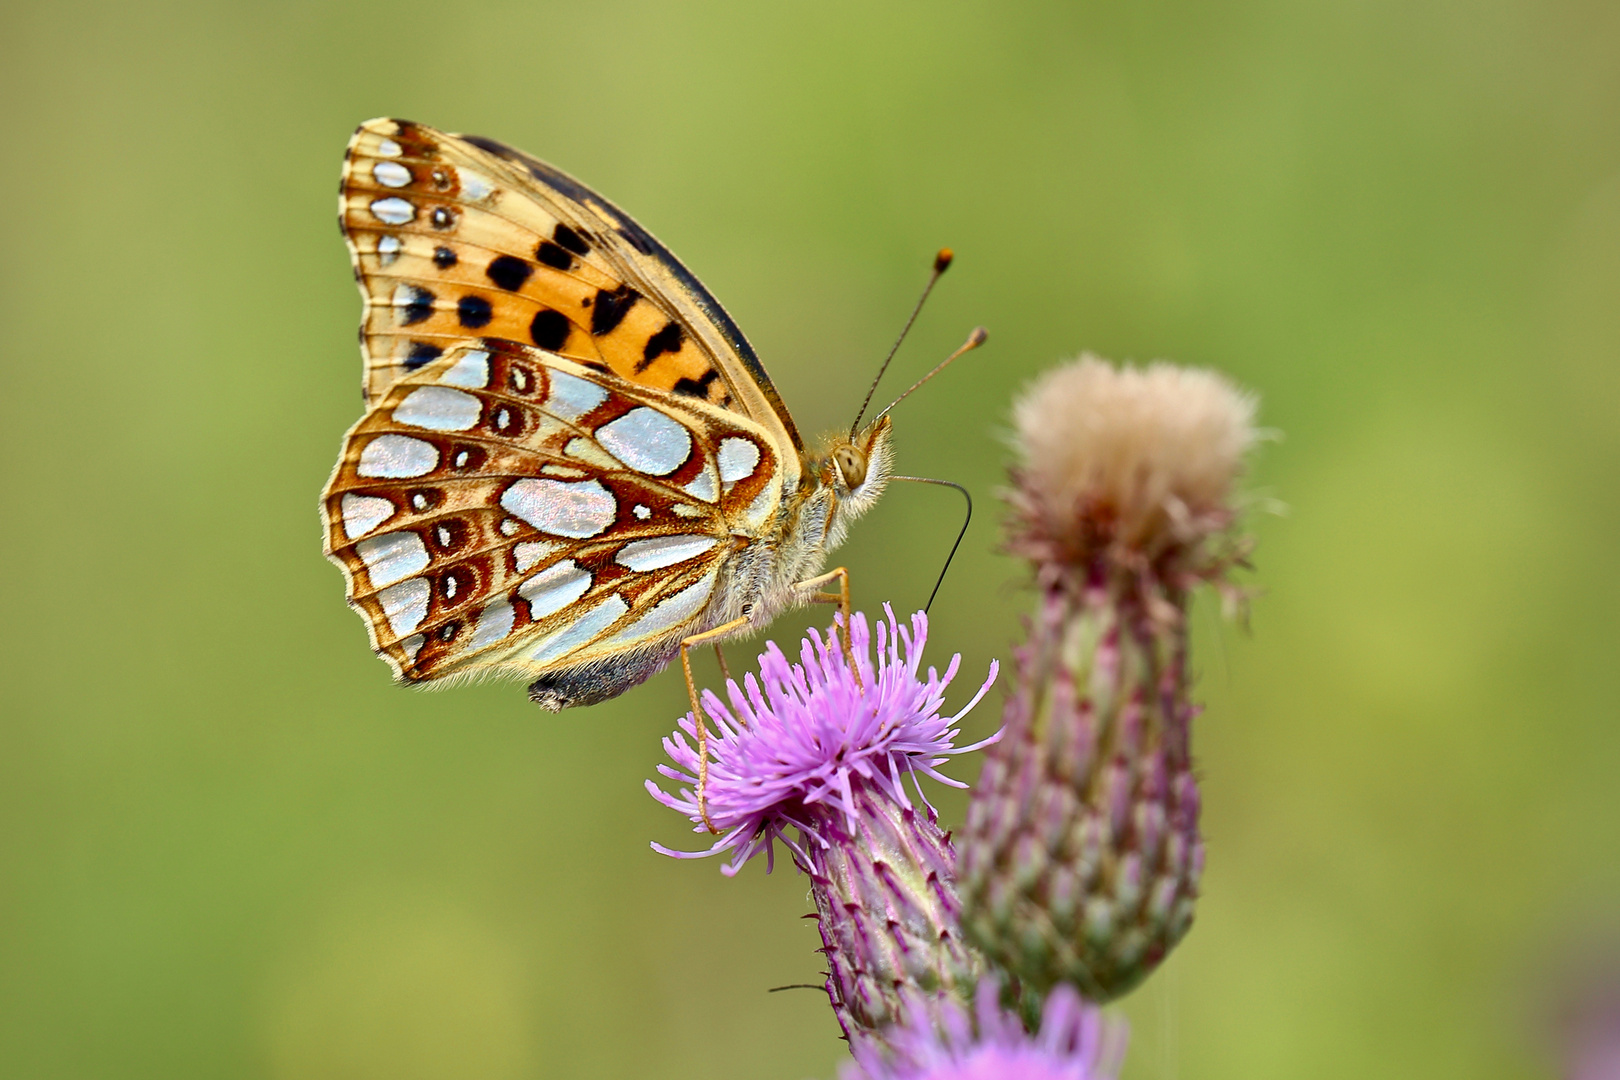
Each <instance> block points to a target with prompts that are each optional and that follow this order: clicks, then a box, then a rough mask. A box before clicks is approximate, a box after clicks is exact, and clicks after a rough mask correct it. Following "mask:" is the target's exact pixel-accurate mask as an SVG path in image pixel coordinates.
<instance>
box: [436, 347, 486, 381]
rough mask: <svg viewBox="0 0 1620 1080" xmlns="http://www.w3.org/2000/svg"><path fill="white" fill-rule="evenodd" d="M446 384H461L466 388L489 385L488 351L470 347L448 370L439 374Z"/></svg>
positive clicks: (440, 379)
mask: <svg viewBox="0 0 1620 1080" xmlns="http://www.w3.org/2000/svg"><path fill="white" fill-rule="evenodd" d="M439 381H440V382H441V383H444V384H445V385H446V386H461V387H465V388H466V389H468V390H482V389H483V388H484V387H486V386H488V385H489V353H487V352H485V351H484V350H483V349H471V350H469V351H468V352H465V353H463V354H462V356H461V359H460V360H457V361H456V362H455V365H454V366H453V367H451V368H450V370H449V371H447V372H445V373H444V374H443V375H440V376H439Z"/></svg>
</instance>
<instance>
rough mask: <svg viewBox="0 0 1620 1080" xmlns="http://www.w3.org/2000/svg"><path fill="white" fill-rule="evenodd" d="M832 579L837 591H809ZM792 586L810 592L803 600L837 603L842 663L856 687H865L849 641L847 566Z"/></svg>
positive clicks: (817, 602)
mask: <svg viewBox="0 0 1620 1080" xmlns="http://www.w3.org/2000/svg"><path fill="white" fill-rule="evenodd" d="M832 581H836V582H838V591H837V592H835V593H824V592H820V591H810V590H819V589H820V588H821V587H822V586H823V585H826V584H828V583H829V582H832ZM794 588H796V589H804V590H806V591H807V592H810V595H809V596H807V597H805V600H806V601H808V602H809V603H812V604H837V605H838V613H839V614H840V615H841V616H842V618H841V619H840V620H839V627H838V641H839V644H841V645H842V646H843V651H844V663H846V664H848V665H849V671H850V674H852V675H854V676H855V686H856V688H857V689H865V687H863V686H861V672H860V669H859V668H857V667H856V666H855V650H854V649H853V648H852V647H851V645H850V641H849V617H850V607H849V568H848V567H844V566H840V567H837V568H835V569H832V570H829V571H827V572H826V573H825V574H822V575H821V576H820V577H813V578H811V579H809V580H808V581H801V582H798V583H797V584H796V585H794Z"/></svg>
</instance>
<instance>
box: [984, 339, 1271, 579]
mask: <svg viewBox="0 0 1620 1080" xmlns="http://www.w3.org/2000/svg"><path fill="white" fill-rule="evenodd" d="M1255 405H1256V403H1255V399H1254V398H1253V397H1252V396H1251V395H1247V394H1244V393H1242V392H1240V391H1239V390H1238V389H1237V388H1236V387H1234V386H1233V385H1232V384H1231V383H1230V382H1228V381H1227V380H1226V379H1225V378H1223V377H1222V376H1220V375H1218V374H1216V373H1214V372H1212V371H1199V370H1196V369H1191V368H1183V367H1177V366H1175V365H1173V364H1166V363H1162V362H1161V363H1154V364H1151V365H1149V366H1148V367H1146V368H1133V367H1129V366H1127V367H1123V368H1117V367H1115V366H1113V365H1112V364H1110V363H1108V362H1106V361H1104V360H1100V359H1098V358H1097V357H1095V356H1090V355H1082V356H1081V357H1080V358H1079V359H1078V360H1075V361H1072V362H1071V363H1068V364H1064V365H1062V366H1060V367H1057V368H1054V369H1053V370H1051V371H1049V372H1047V373H1046V374H1045V375H1043V376H1041V377H1040V378H1039V379H1037V380H1036V381H1035V382H1034V383H1033V384H1032V385H1031V386H1029V387H1028V389H1026V390H1025V391H1024V393H1023V394H1022V395H1021V396H1020V397H1019V399H1018V401H1017V403H1016V405H1015V406H1014V417H1015V420H1016V423H1017V438H1016V449H1017V452H1018V456H1019V458H1020V462H1019V466H1018V469H1017V474H1016V477H1015V480H1016V483H1017V487H1018V490H1017V492H1016V493H1015V509H1017V510H1019V511H1020V512H1021V514H1022V516H1023V517H1024V518H1025V519H1026V520H1025V521H1024V523H1023V530H1022V531H1023V533H1024V537H1023V539H1025V540H1026V541H1031V542H1034V543H1035V544H1036V545H1037V547H1038V546H1041V545H1045V546H1048V547H1055V548H1056V550H1050V551H1047V552H1044V553H1043V552H1042V551H1039V550H1025V551H1024V552H1023V553H1024V554H1029V555H1032V556H1034V557H1036V558H1041V557H1042V555H1043V554H1045V555H1046V556H1047V557H1055V558H1066V559H1067V560H1068V561H1081V560H1083V559H1084V558H1085V557H1086V556H1087V555H1089V554H1091V553H1092V550H1093V549H1096V548H1105V547H1107V546H1109V545H1112V544H1118V545H1122V546H1123V547H1125V548H1127V549H1130V550H1135V551H1148V552H1156V551H1158V550H1159V549H1161V548H1162V547H1163V546H1165V545H1166V544H1175V543H1179V544H1187V543H1189V542H1193V541H1196V540H1197V539H1198V538H1200V537H1201V536H1203V535H1207V534H1208V533H1211V532H1214V531H1218V530H1220V529H1222V528H1224V527H1225V526H1226V524H1227V523H1228V520H1229V514H1228V513H1227V499H1228V496H1229V494H1230V492H1231V488H1232V482H1233V480H1234V478H1235V477H1236V476H1237V474H1238V472H1239V470H1240V468H1241V466H1242V463H1243V457H1244V454H1245V453H1247V451H1248V450H1249V448H1250V447H1251V446H1252V445H1253V444H1254V442H1255V439H1256V432H1255V428H1254V413H1255Z"/></svg>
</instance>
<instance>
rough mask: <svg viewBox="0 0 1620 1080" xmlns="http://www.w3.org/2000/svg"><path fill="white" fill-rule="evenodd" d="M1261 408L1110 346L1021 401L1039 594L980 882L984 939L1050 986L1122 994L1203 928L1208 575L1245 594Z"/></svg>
mask: <svg viewBox="0 0 1620 1080" xmlns="http://www.w3.org/2000/svg"><path fill="white" fill-rule="evenodd" d="M1254 409H1255V402H1254V399H1253V398H1252V397H1249V396H1247V395H1245V394H1242V393H1240V392H1239V391H1238V390H1236V389H1235V388H1234V387H1233V386H1232V385H1231V384H1230V383H1228V382H1227V381H1226V380H1225V379H1223V378H1222V377H1220V376H1218V375H1215V374H1213V373H1210V372H1204V371H1193V370H1188V369H1184V368H1178V367H1174V366H1171V365H1168V364H1154V365H1152V366H1151V367H1148V368H1147V369H1145V370H1138V369H1134V368H1129V367H1127V368H1123V369H1121V368H1115V367H1114V366H1112V365H1110V364H1108V363H1105V362H1103V361H1101V360H1097V359H1095V358H1092V357H1082V358H1081V359H1080V360H1078V361H1075V362H1073V363H1070V364H1067V365H1065V366H1063V367H1060V368H1057V369H1056V370H1054V371H1052V372H1049V373H1048V374H1047V375H1045V376H1044V377H1042V378H1041V379H1039V380H1038V381H1037V382H1036V383H1035V384H1034V385H1033V386H1031V387H1030V388H1029V390H1028V391H1027V392H1026V393H1025V394H1024V395H1023V397H1022V398H1021V399H1020V400H1019V401H1018V403H1017V406H1016V420H1017V428H1018V431H1017V440H1016V448H1017V452H1018V458H1019V461H1018V464H1017V465H1016V467H1015V468H1014V469H1013V473H1012V480H1013V486H1012V490H1011V491H1010V492H1009V493H1008V500H1009V502H1010V503H1011V509H1012V513H1011V520H1010V530H1009V531H1010V535H1009V547H1010V548H1011V550H1012V551H1014V552H1015V553H1018V554H1021V555H1023V556H1025V557H1027V558H1028V559H1029V560H1030V561H1031V563H1032V564H1033V569H1034V583H1035V586H1036V589H1037V592H1038V600H1037V604H1036V608H1035V612H1034V614H1033V616H1032V618H1031V620H1030V633H1029V639H1028V641H1027V642H1025V643H1024V644H1023V645H1022V646H1021V647H1020V649H1019V650H1018V652H1017V656H1016V665H1017V675H1016V678H1017V681H1016V683H1015V685H1014V687H1013V691H1012V694H1011V697H1010V699H1009V700H1008V702H1007V706H1006V711H1005V716H1004V720H1005V725H1006V727H1005V735H1004V737H1003V739H1002V740H1001V742H1000V743H999V744H997V745H995V746H993V747H991V748H990V749H989V751H988V752H987V758H986V762H985V767H984V772H983V774H982V775H981V777H980V779H979V783H978V784H977V785H976V787H975V790H974V793H973V798H972V802H971V804H970V806H969V811H968V817H967V824H966V826H965V828H964V829H963V831H962V834H961V836H960V838H959V842H960V863H959V874H960V882H961V889H962V898H963V904H964V907H965V917H964V929H965V930H966V932H967V934H968V936H969V937H970V938H971V939H972V940H974V941H975V942H976V943H977V944H978V945H979V946H980V947H981V948H983V949H984V950H985V952H986V954H987V955H988V956H989V957H990V958H991V959H992V960H993V961H995V962H996V963H998V964H1001V965H1002V966H1004V967H1005V968H1006V969H1007V970H1008V971H1009V972H1010V973H1011V974H1013V975H1015V976H1017V977H1018V978H1019V979H1020V980H1022V981H1023V983H1024V985H1025V986H1026V987H1028V988H1030V989H1032V990H1035V991H1037V992H1045V991H1046V990H1048V989H1050V988H1051V987H1052V986H1054V985H1055V984H1058V983H1062V982H1067V983H1071V984H1073V985H1074V986H1076V987H1078V988H1079V990H1080V991H1081V993H1082V994H1084V995H1085V996H1086V997H1088V998H1090V999H1092V1000H1094V1001H1106V1000H1108V999H1110V998H1113V997H1117V996H1118V995H1120V994H1122V993H1124V992H1126V991H1127V990H1129V989H1131V988H1132V987H1133V986H1135V985H1136V984H1137V983H1138V982H1140V981H1141V980H1142V979H1143V978H1144V977H1145V976H1146V975H1147V974H1148V973H1149V972H1151V971H1152V970H1153V969H1154V968H1155V967H1156V966H1157V965H1158V964H1159V963H1160V961H1162V960H1163V959H1164V957H1165V955H1166V954H1167V953H1168V952H1169V951H1170V949H1171V948H1173V947H1174V946H1175V944H1176V943H1177V942H1178V941H1180V940H1181V938H1182V936H1183V935H1184V934H1185V933H1186V932H1187V929H1188V927H1189V926H1190V925H1191V923H1192V918H1193V906H1194V903H1195V901H1196V899H1197V896H1198V881H1199V876H1200V873H1201V871H1202V869H1203V862H1204V846H1203V841H1202V839H1201V837H1200V835H1199V831H1198V809H1199V798H1198V785H1197V781H1196V778H1195V776H1194V775H1193V769H1192V757H1191V754H1190V750H1189V746H1188V728H1189V725H1190V722H1191V720H1192V718H1193V716H1194V715H1195V713H1196V712H1197V709H1196V706H1194V704H1193V703H1192V701H1191V699H1190V697H1189V691H1188V668H1187V620H1186V613H1187V603H1188V598H1189V594H1190V593H1191V591H1192V590H1193V589H1194V588H1195V587H1196V586H1198V585H1200V584H1205V583H1209V584H1213V585H1215V586H1216V587H1217V588H1219V589H1220V590H1222V591H1223V594H1224V595H1226V596H1227V597H1228V598H1229V599H1234V600H1235V599H1238V598H1239V596H1240V594H1239V593H1238V592H1237V591H1236V589H1235V588H1234V587H1233V586H1232V585H1231V584H1230V582H1229V581H1228V580H1227V574H1228V571H1229V570H1230V569H1231V568H1232V566H1233V565H1234V564H1235V563H1238V562H1239V561H1240V560H1241V559H1242V557H1243V555H1244V554H1245V553H1246V550H1247V546H1248V542H1247V540H1245V539H1244V538H1241V537H1239V536H1237V535H1235V533H1234V531H1233V523H1234V513H1233V509H1232V498H1231V494H1232V485H1233V481H1234V479H1235V478H1236V476H1237V474H1238V472H1239V470H1240V468H1241V466H1242V463H1243V458H1244V455H1245V453H1246V452H1247V451H1248V449H1249V448H1250V446H1251V445H1252V444H1253V442H1254V440H1255V430H1254V427H1253V416H1254Z"/></svg>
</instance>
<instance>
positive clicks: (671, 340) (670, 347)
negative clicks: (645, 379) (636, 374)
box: [636, 321, 686, 371]
mask: <svg viewBox="0 0 1620 1080" xmlns="http://www.w3.org/2000/svg"><path fill="white" fill-rule="evenodd" d="M685 340H686V338H685V335H684V334H682V333H681V328H680V326H679V325H678V324H676V323H675V322H673V321H671V322H667V323H665V324H664V328H663V329H662V330H660V331H658V333H656V334H654V335H653V336H652V337H650V338H648V339H647V347H646V348H644V349H642V350H641V362H640V363H639V364H637V365H636V370H637V371H646V370H647V367H648V365H649V364H651V363H652V362H653V361H654V360H656V359H658V358H659V357H660V356H662V355H663V354H664V353H675V352H680V351H681V343H682V342H683V341H685Z"/></svg>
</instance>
